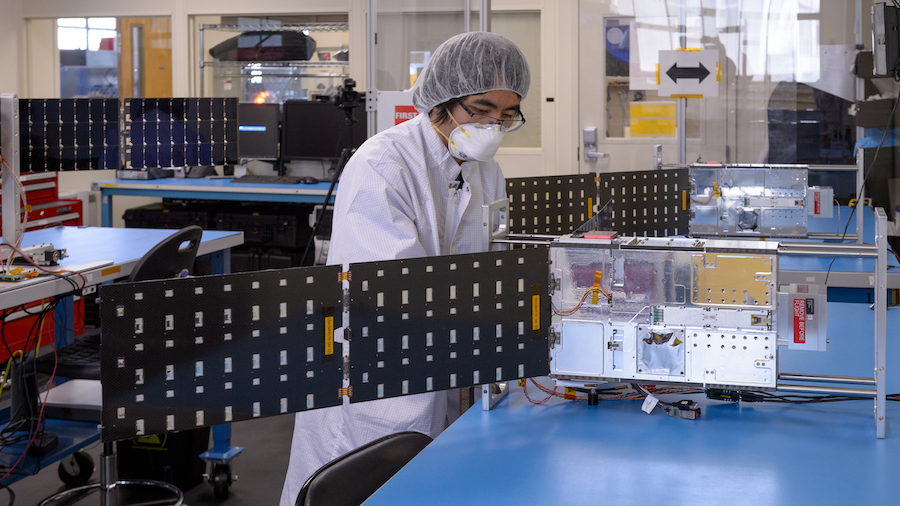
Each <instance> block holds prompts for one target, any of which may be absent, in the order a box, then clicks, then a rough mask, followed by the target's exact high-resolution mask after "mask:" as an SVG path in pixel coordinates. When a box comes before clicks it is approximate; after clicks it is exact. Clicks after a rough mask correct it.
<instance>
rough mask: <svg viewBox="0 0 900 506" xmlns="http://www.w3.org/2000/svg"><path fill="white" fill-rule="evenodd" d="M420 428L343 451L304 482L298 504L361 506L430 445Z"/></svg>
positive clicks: (312, 505) (305, 505)
mask: <svg viewBox="0 0 900 506" xmlns="http://www.w3.org/2000/svg"><path fill="white" fill-rule="evenodd" d="M430 442H431V438H430V437H428V436H426V435H425V434H421V433H419V432H398V433H396V434H391V435H389V436H385V437H383V438H380V439H376V440H375V441H372V442H370V443H368V444H365V445H363V446H360V447H359V448H357V449H355V450H353V451H351V452H349V453H346V454H344V455H341V456H340V457H338V458H336V459H334V460H332V461H331V462H329V463H327V464H325V465H324V466H322V467H320V468H319V469H318V470H317V471H316V472H315V473H313V475H312V476H310V477H309V479H308V480H306V483H305V484H303V488H302V489H300V493H299V494H298V495H297V502H296V503H295V505H296V506H323V505H327V506H359V505H360V504H362V503H363V502H364V501H365V500H366V499H368V498H369V496H371V495H372V494H374V493H375V491H376V490H378V489H379V488H380V487H381V486H382V485H384V484H385V483H386V482H387V481H388V480H389V479H391V477H392V476H394V474H396V473H397V471H399V470H400V469H401V468H402V467H403V466H405V465H406V463H407V462H409V461H410V460H412V459H413V457H415V456H416V455H418V454H419V452H420V451H422V449H423V448H425V447H426V446H428V443H430Z"/></svg>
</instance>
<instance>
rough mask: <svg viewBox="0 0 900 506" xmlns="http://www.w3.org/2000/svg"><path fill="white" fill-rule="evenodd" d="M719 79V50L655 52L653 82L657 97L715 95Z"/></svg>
mask: <svg viewBox="0 0 900 506" xmlns="http://www.w3.org/2000/svg"><path fill="white" fill-rule="evenodd" d="M721 80H722V73H721V71H720V66H719V52H718V51H716V50H699V49H683V50H676V51H660V52H659V67H657V71H656V82H657V83H658V84H659V96H661V97H673V98H703V97H717V96H719V82H720V81H721Z"/></svg>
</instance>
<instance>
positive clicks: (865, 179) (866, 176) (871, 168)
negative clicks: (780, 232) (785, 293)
mask: <svg viewBox="0 0 900 506" xmlns="http://www.w3.org/2000/svg"><path fill="white" fill-rule="evenodd" d="M897 104H900V95H898V96H897V99H896V100H895V101H894V107H893V109H891V114H889V115H888V122H887V125H885V126H884V133H883V134H882V135H881V142H879V143H878V147H877V148H875V156H873V157H872V163H871V164H869V170H868V171H866V170H865V167H863V182H862V185H860V187H859V191H857V192H856V205H855V206H853V207H851V208H850V216H848V217H847V224H846V225H844V233H843V234H841V244H843V243H844V239H845V238H846V237H847V230H848V229H849V228H850V221H851V220H852V218H853V213H855V212H856V208H857V207H859V206H861V205H862V204H863V202H862V199H861V198H860V197H861V196H862V192H863V189H864V188H865V187H866V182H868V181H869V176H871V175H872V173H873V172H874V169H875V162H876V161H877V160H878V153H879V152H881V147H882V146H884V140H885V139H886V138H887V133H888V129H889V127H890V126H891V123H892V122H893V121H894V113H895V112H896V111H897ZM867 172H868V173H867ZM857 233H861V231H859V230H857ZM835 260H837V257H834V258H832V259H831V263H829V264H828V272H826V273H825V283H824V284H825V286H828V276H829V275H830V274H831V267H832V266H833V265H834V261H835Z"/></svg>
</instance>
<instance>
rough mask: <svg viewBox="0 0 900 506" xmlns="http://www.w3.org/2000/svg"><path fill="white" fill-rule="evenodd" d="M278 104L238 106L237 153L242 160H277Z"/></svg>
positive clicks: (244, 104)
mask: <svg viewBox="0 0 900 506" xmlns="http://www.w3.org/2000/svg"><path fill="white" fill-rule="evenodd" d="M280 116H281V105H280V104H256V103H253V102H241V103H240V105H239V106H238V152H239V153H240V158H241V159H242V160H276V159H278V141H279V139H280V137H281V132H280V131H279V129H278V124H279V119H280Z"/></svg>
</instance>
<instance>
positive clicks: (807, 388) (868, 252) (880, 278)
mask: <svg viewBox="0 0 900 506" xmlns="http://www.w3.org/2000/svg"><path fill="white" fill-rule="evenodd" d="M859 214H860V215H861V214H862V213H859ZM859 237H860V238H862V233H860V234H859ZM778 253H779V254H786V255H809V256H849V257H853V258H857V257H860V256H862V257H868V258H873V259H874V260H875V270H874V282H873V283H872V289H873V290H874V291H875V304H874V305H873V309H874V311H875V332H874V334H875V336H874V346H875V368H874V374H873V377H872V378H860V377H855V376H824V375H823V376H818V375H804V374H789V373H780V374H779V375H778V378H779V380H792V381H815V382H830V383H844V384H850V385H864V386H867V387H874V388H859V386H857V387H832V386H813V385H799V384H794V383H791V384H784V383H781V382H779V383H778V389H779V390H785V391H791V392H816V393H825V394H837V395H859V396H873V397H874V398H875V437H877V438H879V439H883V438H884V437H885V421H886V419H887V413H886V411H885V410H886V404H887V398H886V396H887V384H886V381H887V380H886V373H887V371H886V369H887V214H885V212H884V209H881V208H876V209H875V244H874V245H868V244H844V245H840V244H837V245H836V244H820V243H781V244H780V245H779V247H778Z"/></svg>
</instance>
